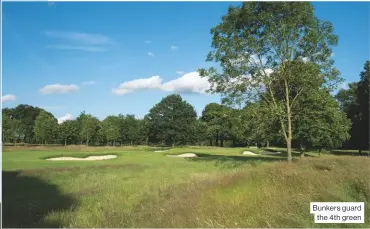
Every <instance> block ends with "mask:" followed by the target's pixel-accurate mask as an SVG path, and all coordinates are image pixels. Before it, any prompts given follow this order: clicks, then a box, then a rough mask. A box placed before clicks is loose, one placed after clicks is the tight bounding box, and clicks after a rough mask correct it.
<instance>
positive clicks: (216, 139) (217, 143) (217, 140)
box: [216, 136, 218, 146]
mask: <svg viewBox="0 0 370 229" xmlns="http://www.w3.org/2000/svg"><path fill="white" fill-rule="evenodd" d="M216 146H218V136H217V137H216Z"/></svg>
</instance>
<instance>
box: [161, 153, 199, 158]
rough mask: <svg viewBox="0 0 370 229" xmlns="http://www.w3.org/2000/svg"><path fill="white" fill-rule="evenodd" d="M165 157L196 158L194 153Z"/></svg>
mask: <svg viewBox="0 0 370 229" xmlns="http://www.w3.org/2000/svg"><path fill="white" fill-rule="evenodd" d="M167 157H198V156H197V155H196V154H195V153H183V154H179V155H167Z"/></svg>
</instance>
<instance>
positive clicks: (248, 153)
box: [243, 151, 258, 156]
mask: <svg viewBox="0 0 370 229" xmlns="http://www.w3.org/2000/svg"><path fill="white" fill-rule="evenodd" d="M243 154H244V155H253V156H254V155H258V154H256V153H253V152H251V151H244V152H243Z"/></svg>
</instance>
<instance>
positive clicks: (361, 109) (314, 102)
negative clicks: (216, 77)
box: [2, 61, 370, 149]
mask: <svg viewBox="0 0 370 229" xmlns="http://www.w3.org/2000/svg"><path fill="white" fill-rule="evenodd" d="M369 70H370V65H369V61H368V62H366V64H365V70H364V71H363V72H362V73H361V80H360V81H359V82H358V83H352V84H350V85H349V88H348V89H342V90H340V91H339V92H338V94H337V95H336V96H335V97H333V96H332V95H331V94H330V93H329V92H328V91H326V90H324V89H323V90H316V91H314V93H312V91H311V93H308V94H306V95H305V96H302V97H300V99H299V100H298V101H297V108H296V109H295V110H294V112H296V115H295V116H294V117H295V118H294V119H293V124H294V125H293V127H294V128H293V133H294V134H293V136H294V139H293V146H295V147H299V148H301V149H306V148H318V149H322V148H326V149H333V148H338V147H341V146H342V145H343V146H345V147H347V148H353V149H368V144H369V142H368V140H369V113H368V112H369V91H368V90H369ZM335 98H336V99H335ZM338 101H339V102H338ZM2 133H3V134H2V140H3V142H8V143H31V144H63V145H71V144H77V145H80V144H85V145H88V146H102V145H110V146H118V145H166V146H179V145H208V146H221V147H223V146H247V145H256V144H258V145H259V146H267V147H268V146H270V145H275V146H284V145H285V141H284V137H283V134H282V133H281V129H280V128H279V120H278V119H277V118H276V115H275V114H274V113H272V112H271V111H270V109H269V106H267V105H266V104H265V101H264V99H263V97H261V98H260V99H259V100H257V101H255V102H250V103H248V104H247V105H246V106H245V107H243V108H241V109H236V108H233V107H230V106H226V105H222V104H217V103H210V104H208V105H206V107H205V108H204V110H203V112H202V114H201V116H200V117H199V118H198V117H197V113H196V111H195V110H194V107H193V106H192V105H191V104H189V103H187V102H186V101H184V100H183V99H182V98H181V96H180V95H178V94H172V95H169V96H167V97H165V98H163V99H162V100H161V101H160V102H159V103H158V104H156V105H154V106H153V107H152V108H151V109H150V110H149V113H148V114H147V115H146V116H145V117H144V118H143V119H138V118H136V117H135V116H134V115H129V114H128V115H122V114H120V115H118V116H114V115H110V116H108V117H106V118H105V119H104V120H102V121H100V120H99V119H98V118H96V117H94V116H92V115H91V114H86V113H85V112H82V113H81V114H80V115H79V116H78V117H77V118H76V119H74V120H67V121H64V122H62V123H60V124H58V122H57V119H56V118H55V117H54V116H53V115H52V114H51V113H50V112H47V111H45V110H44V109H41V108H38V107H33V106H30V105H24V104H21V105H18V106H17V107H15V108H10V109H9V108H4V109H3V110H2ZM343 143H344V144H343Z"/></svg>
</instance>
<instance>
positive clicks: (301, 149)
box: [299, 141, 304, 158]
mask: <svg viewBox="0 0 370 229" xmlns="http://www.w3.org/2000/svg"><path fill="white" fill-rule="evenodd" d="M299 147H300V151H301V158H304V146H303V144H302V141H301V143H300V144H299Z"/></svg>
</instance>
